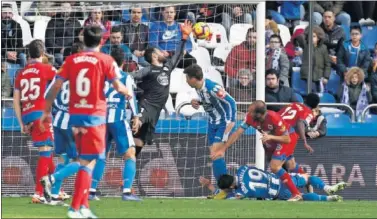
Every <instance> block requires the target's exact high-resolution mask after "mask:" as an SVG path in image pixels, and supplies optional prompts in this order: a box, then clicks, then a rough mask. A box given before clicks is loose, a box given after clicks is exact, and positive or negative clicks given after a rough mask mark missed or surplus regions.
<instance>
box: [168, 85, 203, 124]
mask: <svg viewBox="0 0 377 219" xmlns="http://www.w3.org/2000/svg"><path fill="white" fill-rule="evenodd" d="M193 98H196V99H199V98H198V95H197V94H196V92H195V90H194V89H191V90H190V91H183V92H182V91H181V92H179V93H178V94H177V96H176V98H175V110H177V109H178V107H179V106H180V105H181V104H182V103H184V102H190V101H191V100H192V99H193ZM204 112H205V111H204V109H203V107H202V106H200V107H199V109H197V110H196V109H194V108H193V107H192V106H191V105H186V106H183V107H182V108H181V110H180V114H181V115H183V116H186V117H187V116H190V117H191V116H193V115H194V114H196V113H201V114H202V113H204Z"/></svg>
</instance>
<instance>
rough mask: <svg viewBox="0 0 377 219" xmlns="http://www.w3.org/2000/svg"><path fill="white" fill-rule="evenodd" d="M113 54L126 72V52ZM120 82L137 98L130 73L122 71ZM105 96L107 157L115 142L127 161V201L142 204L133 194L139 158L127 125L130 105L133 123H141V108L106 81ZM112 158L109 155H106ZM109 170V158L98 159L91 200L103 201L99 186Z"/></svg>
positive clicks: (125, 168) (125, 181) (116, 49)
mask: <svg viewBox="0 0 377 219" xmlns="http://www.w3.org/2000/svg"><path fill="white" fill-rule="evenodd" d="M110 55H111V56H112V57H113V58H114V59H115V61H116V63H117V64H118V66H119V69H123V63H124V57H125V55H124V51H123V49H122V48H120V47H115V46H114V47H112V48H111V53H110ZM120 73H121V78H120V81H121V82H122V83H124V84H125V85H126V87H127V88H128V89H129V91H130V92H132V96H134V97H135V95H134V92H133V88H134V86H135V85H134V81H133V79H132V77H131V76H129V75H128V74H127V73H126V72H124V71H122V70H120ZM105 94H106V102H107V122H106V154H107V155H108V153H109V151H110V149H111V143H112V141H113V140H114V142H115V144H116V149H117V154H118V155H121V156H122V157H123V160H124V169H123V195H122V199H123V200H124V201H141V199H140V198H139V197H137V196H135V195H132V194H131V187H132V183H133V181H134V178H135V175H136V157H135V152H136V151H135V142H134V139H133V136H132V131H131V128H130V126H129V124H128V122H127V115H126V110H127V105H128V104H130V106H131V110H132V113H133V115H134V117H133V122H134V123H138V122H139V119H138V116H139V115H138V114H139V112H138V106H137V101H136V98H133V99H132V100H130V101H127V99H126V98H125V97H124V96H123V95H121V94H119V93H118V92H117V91H116V90H115V89H114V87H113V86H112V85H111V83H110V82H108V81H106V82H105ZM106 157H108V156H106ZM105 167H106V158H104V159H98V160H97V163H96V166H95V167H94V170H93V179H92V184H91V187H90V190H89V191H90V194H89V200H99V198H98V197H97V196H96V190H97V186H98V184H99V182H100V180H101V179H102V176H103V174H104V171H105Z"/></svg>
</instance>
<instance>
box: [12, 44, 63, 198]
mask: <svg viewBox="0 0 377 219" xmlns="http://www.w3.org/2000/svg"><path fill="white" fill-rule="evenodd" d="M44 48H45V46H44V43H43V42H42V41H41V40H33V41H32V42H31V43H30V44H29V58H30V60H29V63H28V64H27V65H26V66H25V68H24V69H23V70H21V71H20V72H19V73H18V74H17V76H16V80H15V83H14V96H13V105H14V110H15V113H16V117H17V120H18V123H19V124H20V127H21V133H22V134H30V135H31V140H32V141H33V146H34V147H37V148H38V152H39V158H38V162H37V168H36V172H37V173H36V179H35V180H36V181H35V193H34V195H33V197H32V202H33V203H44V202H45V201H46V200H45V198H44V197H43V187H42V184H41V183H40V180H41V178H42V177H43V176H45V175H47V174H48V173H53V172H54V170H55V164H54V161H53V159H52V158H53V154H52V147H53V146H54V144H53V140H54V138H53V134H52V125H51V119H50V118H49V119H46V120H42V119H41V117H42V113H43V110H44V107H45V104H46V100H45V95H44V94H45V92H46V88H47V85H48V83H49V82H50V81H52V80H53V79H54V77H55V74H56V70H55V68H54V67H52V66H51V65H49V64H43V63H42V60H43V56H44V53H45V50H44Z"/></svg>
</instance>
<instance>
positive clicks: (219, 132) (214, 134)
mask: <svg viewBox="0 0 377 219" xmlns="http://www.w3.org/2000/svg"><path fill="white" fill-rule="evenodd" d="M225 129H226V123H221V124H218V125H216V124H208V130H207V138H208V145H209V146H212V145H213V144H214V143H220V142H225V141H227V140H228V136H229V134H230V133H228V134H227V135H225V134H224V132H225Z"/></svg>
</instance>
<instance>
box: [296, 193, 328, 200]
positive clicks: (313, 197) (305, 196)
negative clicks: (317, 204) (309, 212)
mask: <svg viewBox="0 0 377 219" xmlns="http://www.w3.org/2000/svg"><path fill="white" fill-rule="evenodd" d="M302 198H303V199H304V201H327V196H326V195H318V194H316V193H306V194H303V195H302Z"/></svg>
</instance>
